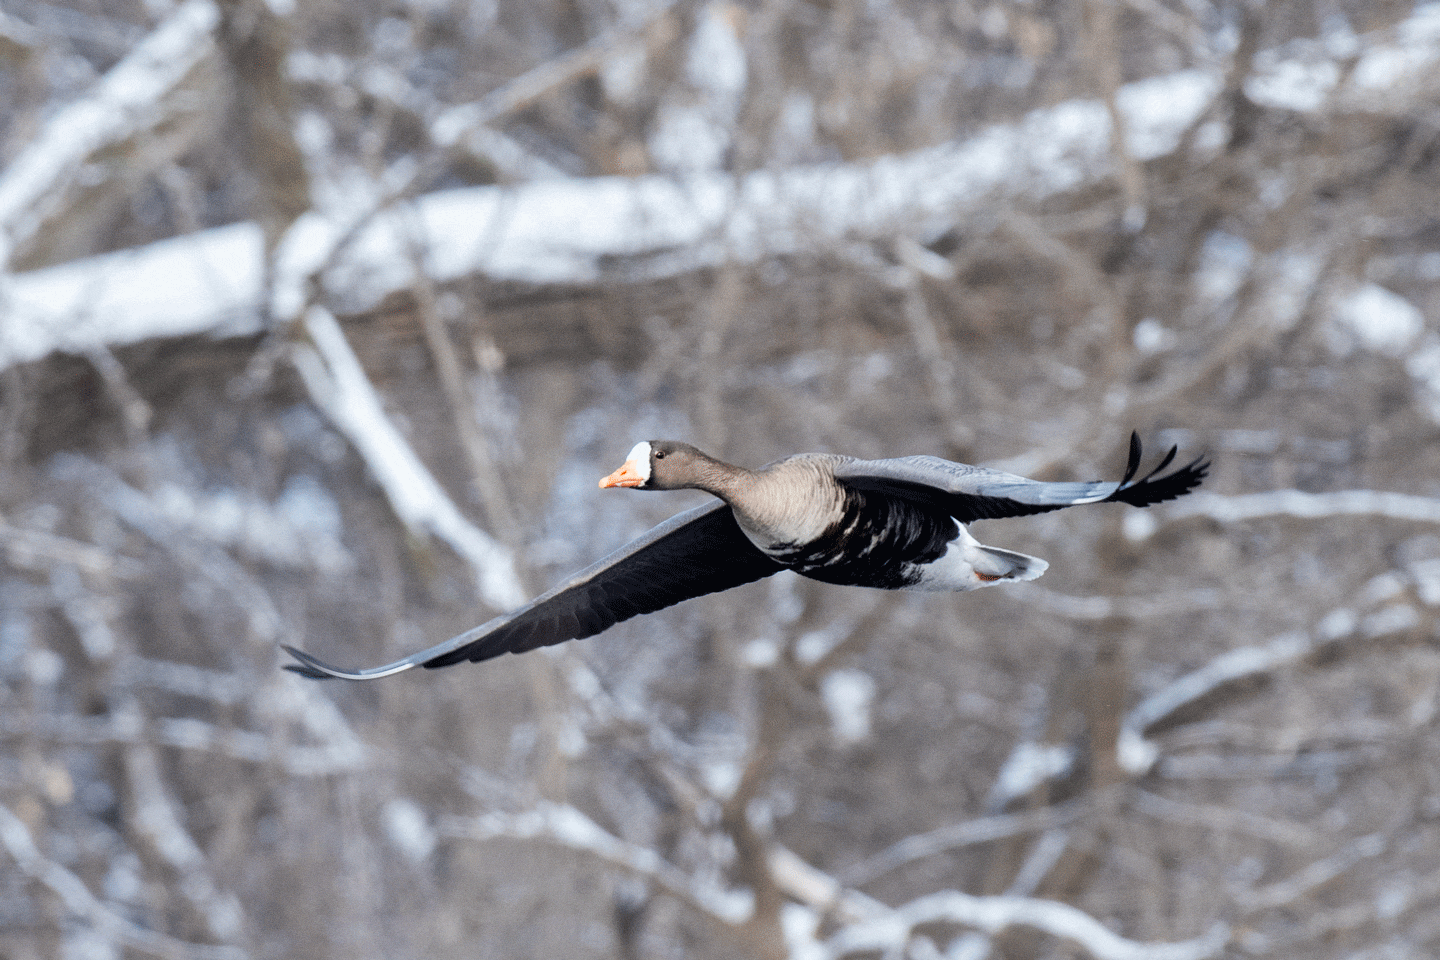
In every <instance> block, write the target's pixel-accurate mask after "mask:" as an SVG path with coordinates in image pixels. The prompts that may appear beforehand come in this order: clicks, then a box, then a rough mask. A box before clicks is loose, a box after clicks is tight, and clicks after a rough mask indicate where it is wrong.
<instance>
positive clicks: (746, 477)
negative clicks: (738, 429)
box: [686, 455, 755, 504]
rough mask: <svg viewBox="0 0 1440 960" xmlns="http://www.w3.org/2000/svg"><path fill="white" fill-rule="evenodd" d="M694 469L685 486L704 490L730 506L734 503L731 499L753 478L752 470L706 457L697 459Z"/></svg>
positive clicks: (753, 472)
mask: <svg viewBox="0 0 1440 960" xmlns="http://www.w3.org/2000/svg"><path fill="white" fill-rule="evenodd" d="M696 467H697V469H696V471H695V474H694V477H693V478H691V480H690V481H689V482H688V483H687V484H686V486H688V487H694V488H695V489H697V490H704V491H705V492H706V493H709V494H714V495H715V496H717V497H719V498H720V499H721V500H724V501H725V502H726V503H731V504H733V502H734V501H733V500H732V497H734V495H735V494H737V493H738V492H739V491H740V490H741V489H743V488H744V487H745V486H746V483H747V481H753V479H754V477H755V471H754V470H747V469H745V468H744V467H737V466H733V465H732V464H728V463H726V462H725V461H723V460H716V459H715V458H714V457H711V456H708V455H705V456H704V459H703V460H702V459H699V458H697V461H696Z"/></svg>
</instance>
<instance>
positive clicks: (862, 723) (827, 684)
mask: <svg viewBox="0 0 1440 960" xmlns="http://www.w3.org/2000/svg"><path fill="white" fill-rule="evenodd" d="M820 695H821V697H822V698H823V699H824V701H825V709H826V711H828V712H829V714H830V731H831V733H833V734H834V735H835V739H836V740H837V741H838V742H839V743H841V744H845V745H848V744H854V743H859V742H861V741H862V740H865V739H867V738H868V737H869V736H870V707H871V705H872V704H873V703H874V701H875V680H874V678H872V677H871V676H870V674H868V673H865V672H864V671H862V670H832V671H830V672H829V673H827V674H826V675H825V678H824V679H823V680H821V681H820Z"/></svg>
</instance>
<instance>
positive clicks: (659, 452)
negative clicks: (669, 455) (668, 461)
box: [655, 450, 665, 460]
mask: <svg viewBox="0 0 1440 960" xmlns="http://www.w3.org/2000/svg"><path fill="white" fill-rule="evenodd" d="M655 459H656V460H664V459H665V451H664V450H656V451H655Z"/></svg>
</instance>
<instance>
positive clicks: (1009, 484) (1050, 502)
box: [835, 433, 1210, 523]
mask: <svg viewBox="0 0 1440 960" xmlns="http://www.w3.org/2000/svg"><path fill="white" fill-rule="evenodd" d="M1175 452H1176V451H1175V448H1173V447H1172V448H1171V450H1170V452H1169V453H1168V454H1166V455H1165V457H1164V459H1162V460H1161V461H1160V465H1159V466H1157V467H1156V468H1155V469H1153V470H1151V471H1150V473H1148V474H1146V475H1145V477H1143V478H1142V479H1140V480H1137V481H1134V482H1132V480H1134V477H1135V474H1136V473H1137V472H1138V470H1139V467H1140V438H1139V436H1137V435H1136V434H1133V433H1132V434H1131V435H1130V461H1129V463H1128V464H1127V465H1126V470H1125V477H1124V479H1122V480H1120V481H1119V482H1118V483H1117V482H1113V481H1096V482H1091V483H1043V482H1040V481H1038V480H1029V479H1026V478H1025V477H1020V476H1016V475H1015V474H1013V473H1005V472H1004V471H1002V470H991V469H990V468H989V467H975V466H971V465H970V464H968V463H953V462H951V461H949V460H942V459H940V458H939V457H901V458H899V459H895V460H849V461H846V462H844V463H841V464H839V465H838V466H837V467H836V469H835V476H836V478H837V479H839V480H841V481H843V482H844V483H846V484H848V485H850V486H852V487H855V488H856V489H858V490H874V491H877V492H881V493H887V494H890V495H892V496H897V497H904V498H905V499H909V500H915V501H919V502H922V503H926V504H930V505H933V506H937V507H941V508H943V509H944V510H946V511H947V512H949V514H950V515H951V516H952V517H954V518H955V519H956V520H959V521H960V522H961V523H970V522H971V521H974V520H988V519H996V518H1000V517H1022V516H1027V515H1029V514H1032V513H1045V512H1046V511H1049V510H1059V509H1061V508H1063V507H1071V506H1075V505H1076V504H1081V503H1104V502H1115V503H1128V504H1130V505H1132V506H1136V507H1148V506H1150V505H1151V504H1153V503H1160V502H1162V501H1165V500H1173V499H1175V498H1176V497H1179V496H1182V495H1184V494H1186V493H1188V492H1189V491H1190V490H1192V489H1194V488H1195V487H1197V486H1199V485H1200V481H1201V480H1203V479H1204V478H1205V473H1206V471H1207V470H1209V468H1210V465H1209V464H1208V463H1206V462H1205V460H1204V458H1203V457H1201V458H1197V459H1196V460H1194V461H1192V462H1191V463H1190V464H1188V465H1186V466H1184V467H1181V468H1180V469H1179V470H1176V471H1174V472H1173V473H1169V474H1166V475H1165V476H1156V474H1158V473H1159V472H1160V471H1161V470H1164V469H1165V468H1166V467H1168V466H1169V465H1170V461H1172V460H1174V459H1175Z"/></svg>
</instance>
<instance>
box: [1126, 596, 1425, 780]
mask: <svg viewBox="0 0 1440 960" xmlns="http://www.w3.org/2000/svg"><path fill="white" fill-rule="evenodd" d="M1404 586H1405V584H1404V583H1403V582H1402V581H1401V579H1400V578H1398V577H1397V576H1395V575H1390V574H1386V575H1382V576H1380V577H1376V578H1375V579H1374V580H1372V581H1371V582H1370V584H1368V585H1367V586H1366V587H1365V588H1363V589H1362V590H1361V591H1360V597H1359V598H1358V599H1359V601H1360V602H1361V603H1366V602H1367V601H1368V602H1369V603H1371V604H1374V605H1376V607H1377V609H1375V610H1374V611H1373V612H1371V613H1369V614H1367V615H1365V616H1361V615H1360V614H1359V613H1357V612H1356V611H1355V610H1354V609H1351V608H1350V607H1337V608H1335V609H1334V610H1331V611H1330V612H1329V613H1328V614H1326V615H1325V616H1324V617H1323V618H1321V620H1320V622H1319V623H1318V624H1316V625H1315V627H1314V628H1313V629H1311V630H1309V631H1302V630H1297V631H1293V632H1290V633H1285V634H1282V635H1280V636H1278V637H1275V638H1274V639H1272V640H1269V641H1267V642H1265V643H1261V644H1253V645H1249V646H1243V647H1236V648H1235V649H1233V650H1227V651H1226V652H1225V653H1222V654H1220V655H1219V656H1218V657H1216V658H1215V659H1213V660H1211V661H1210V662H1209V663H1206V664H1205V665H1204V666H1202V667H1200V668H1198V669H1196V670H1192V671H1190V672H1189V673H1186V674H1185V675H1183V676H1181V677H1179V678H1177V679H1176V680H1174V681H1172V682H1171V683H1169V684H1166V685H1165V686H1164V687H1162V688H1161V689H1159V690H1157V691H1155V692H1154V693H1152V694H1150V695H1149V696H1148V697H1146V698H1145V699H1144V700H1141V701H1140V702H1139V703H1138V704H1136V705H1135V707H1134V708H1133V709H1131V710H1130V712H1129V713H1127V714H1126V715H1125V719H1124V721H1123V722H1122V724H1121V727H1120V734H1119V737H1118V742H1117V744H1116V755H1117V757H1118V759H1119V762H1120V765H1121V766H1122V767H1124V768H1125V769H1126V770H1128V771H1129V772H1130V773H1132V774H1136V775H1140V774H1143V773H1145V772H1147V771H1148V770H1150V769H1151V768H1152V767H1153V766H1154V764H1155V762H1156V760H1158V759H1159V756H1160V751H1159V747H1157V746H1156V744H1155V743H1154V742H1153V741H1151V740H1149V739H1147V738H1146V736H1145V733H1146V731H1147V730H1149V729H1150V728H1152V727H1154V726H1156V725H1157V724H1160V723H1162V722H1164V721H1165V720H1167V719H1168V718H1170V717H1173V716H1175V715H1176V714H1178V713H1179V712H1180V711H1182V710H1184V709H1186V708H1189V707H1192V706H1194V705H1195V704H1197V703H1199V702H1201V701H1202V700H1205V699H1207V698H1209V697H1212V696H1215V695H1217V694H1218V693H1220V692H1221V691H1223V690H1225V689H1226V688H1228V687H1231V686H1234V685H1236V684H1243V683H1245V682H1246V681H1249V680H1254V679H1261V678H1264V677H1266V676H1269V675H1271V674H1273V673H1274V672H1275V671H1277V670H1279V669H1281V668H1283V667H1285V666H1288V665H1290V664H1294V663H1298V662H1300V661H1302V660H1304V659H1305V658H1307V657H1310V656H1313V655H1315V654H1316V653H1318V652H1319V651H1321V650H1322V649H1325V648H1328V647H1332V646H1334V645H1337V644H1343V643H1347V642H1350V641H1352V640H1376V639H1380V638H1383V637H1387V636H1392V635H1395V634H1400V633H1405V632H1408V631H1412V630H1414V629H1415V628H1416V627H1417V626H1419V625H1420V624H1421V615H1420V613H1419V611H1417V610H1416V608H1415V607H1414V606H1412V605H1411V604H1409V603H1406V602H1392V601H1395V600H1396V599H1397V598H1398V596H1399V594H1400V593H1401V591H1402V590H1403V589H1404Z"/></svg>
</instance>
